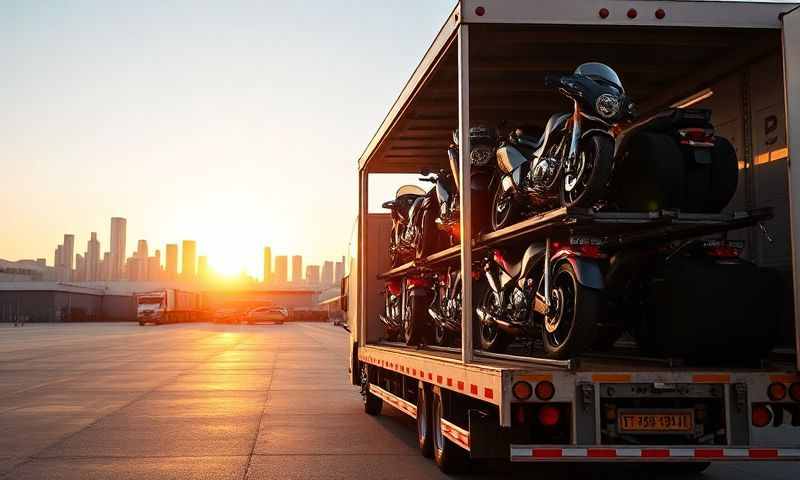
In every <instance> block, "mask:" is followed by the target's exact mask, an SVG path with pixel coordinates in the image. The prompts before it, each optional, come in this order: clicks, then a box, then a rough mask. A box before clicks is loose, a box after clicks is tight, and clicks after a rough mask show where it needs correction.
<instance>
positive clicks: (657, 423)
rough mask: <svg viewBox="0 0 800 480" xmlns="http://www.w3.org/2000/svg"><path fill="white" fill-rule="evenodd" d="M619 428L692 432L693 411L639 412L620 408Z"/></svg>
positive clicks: (653, 431)
mask: <svg viewBox="0 0 800 480" xmlns="http://www.w3.org/2000/svg"><path fill="white" fill-rule="evenodd" d="M617 430H619V431H620V432H624V433H648V432H652V433H691V432H693V431H694V414H693V412H692V411H690V410H687V411H671V412H641V411H639V412H637V411H624V410H620V411H619V414H618V421H617Z"/></svg>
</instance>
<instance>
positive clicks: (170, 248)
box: [167, 243, 178, 280]
mask: <svg viewBox="0 0 800 480" xmlns="http://www.w3.org/2000/svg"><path fill="white" fill-rule="evenodd" d="M177 278H178V245H177V244H175V243H168V244H167V279H168V280H175V279H177Z"/></svg>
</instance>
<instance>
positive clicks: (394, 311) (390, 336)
mask: <svg viewBox="0 0 800 480" xmlns="http://www.w3.org/2000/svg"><path fill="white" fill-rule="evenodd" d="M402 288H403V286H402V280H400V279H391V280H388V281H387V282H386V290H384V292H383V294H384V303H385V304H384V310H383V312H382V313H380V314H378V319H379V320H380V322H381V323H382V324H383V328H384V331H385V332H386V340H389V341H392V342H396V341H399V340H400V339H401V338H402V337H403V311H402V310H403V292H402Z"/></svg>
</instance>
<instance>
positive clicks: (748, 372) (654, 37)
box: [343, 0, 800, 470]
mask: <svg viewBox="0 0 800 480" xmlns="http://www.w3.org/2000/svg"><path fill="white" fill-rule="evenodd" d="M587 61H602V62H605V63H608V64H610V65H611V66H613V67H614V68H615V69H616V70H617V71H618V72H620V74H621V76H622V77H623V80H624V81H625V85H626V90H627V92H628V94H629V95H630V96H631V97H633V98H634V99H635V100H636V101H637V103H639V105H640V110H641V111H642V112H655V111H657V110H659V109H662V108H665V107H668V106H670V105H676V104H679V103H686V102H699V103H698V105H699V106H705V107H711V108H712V109H713V110H714V118H713V121H714V124H715V125H716V127H717V129H718V131H719V133H720V134H721V135H723V136H725V137H727V138H729V139H730V140H731V142H732V143H733V144H734V146H735V148H736V150H737V154H738V157H739V159H740V170H739V185H740V186H739V190H738V191H737V194H736V196H735V197H734V200H733V201H732V202H731V205H730V206H729V208H730V210H729V211H727V212H725V213H723V214H719V215H691V214H684V213H677V212H665V211H661V212H643V213H636V212H634V213H591V212H585V211H583V212H582V211H577V210H566V209H559V210H554V211H552V212H548V213H545V214H543V215H540V216H538V217H534V218H530V219H527V220H524V221H522V222H520V223H518V224H516V225H513V226H511V227H508V228H506V229H503V230H501V231H499V232H494V233H491V234H486V235H481V236H477V237H476V236H475V235H473V233H474V232H472V231H471V226H470V225H469V222H468V221H464V220H465V219H469V218H471V217H470V215H471V198H470V196H471V195H470V191H469V189H462V194H461V196H460V211H461V219H462V221H461V223H460V228H461V231H460V238H462V239H473V240H471V241H470V242H464V243H466V244H467V245H468V246H469V247H470V248H461V247H460V246H457V247H453V248H450V249H447V250H444V251H442V252H438V253H435V254H433V255H431V256H429V257H428V258H426V259H425V260H424V261H421V262H412V263H409V264H406V265H402V266H400V267H397V268H394V269H391V268H390V267H389V264H388V258H387V254H386V248H387V244H388V238H389V230H390V219H389V217H388V215H385V214H375V213H370V211H369V208H368V205H370V202H369V195H370V192H369V189H368V186H369V178H370V175H374V174H387V173H417V172H419V171H420V169H422V168H428V169H430V170H433V171H435V170H437V169H439V168H447V155H446V150H447V147H448V142H449V138H450V135H449V133H450V132H451V131H452V130H454V129H458V130H459V132H462V135H461V138H460V141H459V150H460V151H459V154H460V155H459V158H461V159H468V158H469V155H468V152H469V151H470V145H469V138H468V136H465V135H463V132H468V131H469V127H470V126H471V125H472V124H473V123H477V122H480V123H483V124H488V125H498V124H501V123H504V122H505V123H506V124H509V125H514V124H515V122H517V124H530V123H531V122H537V121H538V122H542V123H543V122H544V120H545V119H546V118H547V116H549V115H550V114H552V113H555V112H557V111H559V110H561V109H564V108H565V106H564V105H563V104H562V103H560V100H559V98H558V95H557V94H553V93H552V92H549V91H547V90H545V89H543V88H541V85H543V82H542V80H543V76H544V74H545V73H550V72H564V71H570V70H572V69H574V68H575V66H577V65H578V64H580V63H583V62H587ZM798 125H800V10H798V9H797V6H796V5H794V4H776V3H760V2H733V3H731V2H693V1H626V0H592V1H584V0H558V1H555V0H542V1H538V2H529V1H525V0H505V1H491V0H483V1H481V0H464V1H461V2H460V3H458V5H456V7H455V8H454V10H453V11H452V13H451V14H450V15H449V17H448V18H447V20H446V22H445V24H444V25H443V27H442V29H441V30H440V31H439V33H438V35H437V36H436V38H435V39H434V41H433V43H432V45H431V46H430V48H429V49H428V51H427V52H426V54H425V55H424V57H423V58H422V60H421V62H420V64H419V66H418V67H417V69H416V70H415V71H414V73H413V74H412V76H411V78H410V80H409V81H408V83H407V84H406V85H405V87H404V88H403V90H402V91H401V93H400V95H399V97H398V99H397V101H396V102H395V103H394V105H393V106H392V108H391V109H390V111H389V113H388V114H387V116H386V118H385V119H384V121H383V122H382V124H381V125H380V127H379V128H378V130H377V132H376V134H375V135H374V137H373V138H372V140H371V141H370V143H369V144H368V146H367V148H366V149H365V151H364V153H363V154H362V156H361V157H360V159H359V223H358V241H357V242H356V245H357V254H356V255H355V256H354V257H353V260H352V261H351V262H349V275H348V277H347V279H348V281H347V282H346V284H345V288H346V291H345V292H343V293H344V295H343V299H344V301H343V306H344V307H345V310H346V312H347V317H348V323H349V325H350V329H351V342H350V345H351V356H350V372H351V381H352V383H353V384H354V385H360V386H361V388H362V393H363V394H364V399H365V410H366V411H367V412H368V413H371V414H376V413H378V412H379V411H380V408H381V405H382V404H383V403H387V404H390V405H392V406H394V407H395V408H397V409H398V410H400V411H402V412H404V413H406V414H408V415H410V416H411V417H414V418H417V420H418V434H419V438H420V447H421V448H422V451H423V453H425V454H428V453H431V450H432V451H433V455H434V457H435V458H436V461H437V463H438V464H439V465H440V467H442V468H443V469H445V470H457V469H458V468H459V467H461V466H463V465H464V463H465V462H466V461H467V460H468V458H469V457H471V458H507V459H511V460H512V461H636V462H673V463H679V464H681V466H683V467H685V468H686V469H687V470H692V469H700V468H702V467H703V466H704V465H705V464H706V462H710V461H725V460H736V461H742V460H798V459H800V375H799V374H798V367H800V356H798V353H797V352H798V348H797V346H798V343H800V336H798V335H799V334H800V328H799V327H800V315H798V314H799V313H800V308H797V305H798V299H800V295H798V290H797V286H798V285H800V270H798V268H797V265H798V260H800V250H798V249H796V248H795V246H796V245H800V209H799V208H797V201H796V198H797V194H796V192H798V191H800V171H798V170H796V169H791V168H790V163H789V152H790V151H800V130H798ZM459 176H460V178H459V184H461V185H464V184H467V181H465V179H469V178H470V165H469V162H462V164H461V165H460V169H459ZM737 211H738V212H746V213H734V212H737ZM764 226H765V228H764ZM762 228H763V229H764V230H767V231H769V232H772V236H773V237H774V241H773V239H770V240H769V241H767V240H765V238H764V235H762V233H761V232H760V231H759V230H761V229H762ZM581 229H588V230H591V231H595V232H598V231H603V232H605V233H606V234H612V236H613V238H614V239H615V241H618V242H620V244H622V245H625V244H628V243H635V242H637V241H642V240H646V239H648V238H652V237H653V236H654V235H655V236H663V237H664V238H689V237H696V236H701V235H706V234H712V233H715V232H724V231H731V230H734V229H739V230H737V231H736V232H732V233H730V234H729V238H731V237H733V238H735V239H742V240H746V241H747V244H748V251H747V258H749V259H750V260H753V261H754V262H756V263H758V264H760V265H763V266H769V267H775V268H778V269H782V271H783V272H784V273H785V279H786V281H787V283H788V284H790V285H791V286H792V288H791V291H792V293H793V301H794V307H795V308H794V309H793V314H791V315H789V316H788V317H787V321H786V324H785V325H784V327H785V328H784V330H783V332H784V335H783V337H784V339H785V340H787V339H788V340H787V341H786V342H785V344H784V345H782V347H783V351H784V352H785V353H789V352H790V353H791V361H789V362H785V363H779V362H774V361H773V362H765V363H764V364H763V365H762V366H761V368H734V367H729V366H706V367H700V368H691V367H687V366H684V365H681V364H680V363H669V362H664V361H660V360H659V359H655V360H653V359H643V358H636V357H625V358H612V357H607V358H602V357H597V358H595V357H586V358H578V359H572V360H566V361H555V360H547V359H543V358H533V359H531V358H525V357H518V356H515V355H488V354H486V353H484V352H480V351H478V350H475V349H474V348H469V347H468V348H460V349H434V348H420V349H414V348H409V347H404V346H399V345H392V344H387V343H385V342H381V337H382V328H381V325H380V323H379V321H378V313H379V312H380V310H381V308H382V307H383V299H382V297H381V293H380V292H381V291H382V289H383V282H384V279H386V278H390V277H395V276H401V275H403V274H405V273H406V272H408V271H411V270H413V269H417V268H421V267H426V266H438V265H460V268H461V270H462V271H469V270H470V268H471V266H472V264H473V263H472V262H473V259H477V258H479V257H477V255H480V254H482V253H484V252H485V251H486V250H488V249H491V248H493V247H495V246H499V245H510V244H513V243H515V242H519V243H523V242H530V241H534V240H535V241H539V240H544V239H545V238H547V237H548V235H550V234H551V233H557V232H562V233H564V232H566V233H571V232H578V231H581ZM462 288H463V295H462V302H463V304H464V305H472V298H471V296H472V287H471V276H470V275H465V276H464V277H463V286H462ZM472 313H473V312H472V309H471V308H464V309H463V312H462V326H463V328H462V338H461V345H464V346H471V345H474V343H473V342H474V339H473V331H472V324H473V323H472ZM789 318H790V320H789ZM754 323H758V322H757V319H754ZM722 333H724V332H722ZM776 385H777V386H776ZM781 392H782V393H783V394H782V396H781V395H779V394H780V393H781Z"/></svg>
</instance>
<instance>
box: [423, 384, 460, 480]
mask: <svg viewBox="0 0 800 480" xmlns="http://www.w3.org/2000/svg"><path fill="white" fill-rule="evenodd" d="M443 417H444V404H443V402H442V392H441V390H440V389H438V388H434V390H433V405H431V420H432V424H433V429H432V430H433V458H434V460H436V465H438V466H439V469H440V470H441V471H442V472H443V473H446V474H451V473H462V472H464V471H466V470H467V469H468V468H469V453H468V452H467V451H466V450H464V449H463V448H461V447H459V446H458V445H456V444H455V443H453V442H451V441H450V440H449V439H448V438H447V437H445V436H444V432H443V430H442V418H443Z"/></svg>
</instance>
